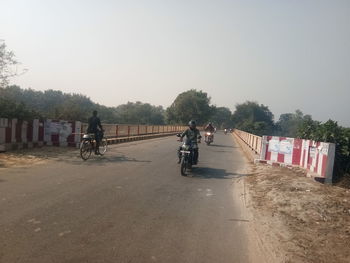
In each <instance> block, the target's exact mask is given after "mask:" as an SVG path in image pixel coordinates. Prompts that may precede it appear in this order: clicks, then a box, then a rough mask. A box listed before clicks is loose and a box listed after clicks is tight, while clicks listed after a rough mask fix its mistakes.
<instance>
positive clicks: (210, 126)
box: [204, 122, 215, 133]
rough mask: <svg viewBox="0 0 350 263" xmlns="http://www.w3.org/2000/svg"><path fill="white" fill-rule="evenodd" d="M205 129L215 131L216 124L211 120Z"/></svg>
mask: <svg viewBox="0 0 350 263" xmlns="http://www.w3.org/2000/svg"><path fill="white" fill-rule="evenodd" d="M204 130H205V131H206V132H211V133H214V132H215V128H214V126H213V124H212V123H211V122H209V123H208V125H207V126H205V128H204Z"/></svg>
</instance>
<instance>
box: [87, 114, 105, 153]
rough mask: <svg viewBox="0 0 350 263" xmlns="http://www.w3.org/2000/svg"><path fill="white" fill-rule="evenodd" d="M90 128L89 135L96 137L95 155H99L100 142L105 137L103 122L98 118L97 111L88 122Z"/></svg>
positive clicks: (88, 129)
mask: <svg viewBox="0 0 350 263" xmlns="http://www.w3.org/2000/svg"><path fill="white" fill-rule="evenodd" d="M88 123H89V126H88V128H87V133H93V134H94V135H95V140H96V147H95V154H96V155H99V154H100V151H99V146H100V141H101V139H102V137H103V128H102V125H101V120H100V118H99V117H97V111H96V110H94V111H93V112H92V116H91V117H90V118H89V120H88Z"/></svg>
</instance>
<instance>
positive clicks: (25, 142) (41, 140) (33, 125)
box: [0, 118, 81, 151]
mask: <svg viewBox="0 0 350 263" xmlns="http://www.w3.org/2000/svg"><path fill="white" fill-rule="evenodd" d="M80 132H81V123H80V122H65V121H51V120H48V121H45V122H40V121H39V120H33V121H29V122H28V121H18V120H17V119H12V120H9V119H4V118H0V151H7V150H15V149H23V148H32V147H36V146H42V145H56V146H77V145H79V142H80ZM73 133H79V134H78V135H74V134H73Z"/></svg>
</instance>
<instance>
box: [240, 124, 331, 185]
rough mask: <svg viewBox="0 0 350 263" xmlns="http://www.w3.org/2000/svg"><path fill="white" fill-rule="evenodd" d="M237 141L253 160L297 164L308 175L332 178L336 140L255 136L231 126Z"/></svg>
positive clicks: (326, 178) (328, 180) (272, 163)
mask: <svg viewBox="0 0 350 263" xmlns="http://www.w3.org/2000/svg"><path fill="white" fill-rule="evenodd" d="M234 135H235V136H236V138H238V139H239V143H240V145H241V146H242V148H244V149H245V150H246V149H247V148H248V149H250V151H247V150H246V152H248V153H249V154H250V157H251V159H253V160H254V162H260V163H267V164H271V165H280V166H291V167H292V166H298V167H300V168H304V169H305V170H307V171H309V172H310V175H311V176H314V177H321V178H324V179H325V181H326V182H327V183H331V182H332V178H333V166H334V158H335V144H334V143H325V142H317V141H313V140H304V139H297V138H287V137H279V136H262V137H260V136H256V135H254V134H250V133H247V132H244V131H240V130H237V129H236V130H234Z"/></svg>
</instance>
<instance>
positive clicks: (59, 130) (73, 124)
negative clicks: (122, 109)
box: [0, 118, 186, 151]
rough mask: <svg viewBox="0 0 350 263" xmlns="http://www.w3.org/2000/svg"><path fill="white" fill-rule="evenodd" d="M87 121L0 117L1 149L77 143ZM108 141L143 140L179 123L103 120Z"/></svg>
mask: <svg viewBox="0 0 350 263" xmlns="http://www.w3.org/2000/svg"><path fill="white" fill-rule="evenodd" d="M86 128H87V124H82V123H81V122H80V121H64V120H49V119H48V120H45V121H39V120H37V119H36V120H32V121H20V120H17V119H5V118H0V151H10V150H17V149H23V148H33V147H40V146H43V145H54V146H72V147H77V146H78V145H79V143H80V140H81V136H82V132H84V131H86ZM103 128H104V129H105V135H106V137H108V138H109V143H119V142H126V141H132V140H143V139H149V138H155V137H160V136H166V135H171V134H174V133H177V132H181V131H183V130H184V129H185V128H186V127H185V126H179V125H127V124H103Z"/></svg>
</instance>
